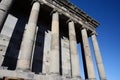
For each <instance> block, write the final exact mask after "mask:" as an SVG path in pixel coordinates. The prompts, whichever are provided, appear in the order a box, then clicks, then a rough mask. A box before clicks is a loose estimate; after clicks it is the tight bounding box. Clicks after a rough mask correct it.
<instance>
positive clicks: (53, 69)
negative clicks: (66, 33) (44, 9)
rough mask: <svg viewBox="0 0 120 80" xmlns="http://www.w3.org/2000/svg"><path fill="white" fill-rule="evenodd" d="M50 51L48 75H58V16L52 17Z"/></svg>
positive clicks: (55, 14)
mask: <svg viewBox="0 0 120 80" xmlns="http://www.w3.org/2000/svg"><path fill="white" fill-rule="evenodd" d="M51 28H52V32H51V51H50V69H49V72H50V74H55V75H57V74H59V14H58V12H54V13H53V15H52V27H51Z"/></svg>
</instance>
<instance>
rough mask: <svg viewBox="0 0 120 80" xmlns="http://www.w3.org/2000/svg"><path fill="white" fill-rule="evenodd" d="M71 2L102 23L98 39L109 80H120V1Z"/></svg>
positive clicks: (91, 0) (86, 0)
mask: <svg viewBox="0 0 120 80" xmlns="http://www.w3.org/2000/svg"><path fill="white" fill-rule="evenodd" d="M70 1H71V2H72V3H74V4H75V5H76V6H78V7H79V8H80V9H82V10H83V11H84V12H86V13H87V14H88V15H89V16H91V17H92V18H94V19H95V20H97V21H98V22H99V23H100V26H99V27H98V28H97V32H98V36H97V39H98V42H99V46H100V50H101V55H102V58H103V63H104V67H105V71H106V75H107V80H120V42H119V41H120V0H70ZM92 52H93V50H92ZM96 74H97V73H96ZM81 75H82V77H84V76H83V73H82V74H81ZM97 80H99V79H98V74H97Z"/></svg>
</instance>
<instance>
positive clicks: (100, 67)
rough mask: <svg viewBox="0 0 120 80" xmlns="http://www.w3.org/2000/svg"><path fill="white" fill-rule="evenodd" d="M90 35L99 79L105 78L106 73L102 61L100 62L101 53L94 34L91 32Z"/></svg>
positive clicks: (104, 79)
mask: <svg viewBox="0 0 120 80" xmlns="http://www.w3.org/2000/svg"><path fill="white" fill-rule="evenodd" d="M91 37H92V43H93V47H94V54H95V58H96V63H97V68H98V72H99V76H100V80H106V74H105V70H104V66H103V63H102V58H101V53H100V50H99V46H98V42H97V39H96V35H95V34H93V35H92V36H91Z"/></svg>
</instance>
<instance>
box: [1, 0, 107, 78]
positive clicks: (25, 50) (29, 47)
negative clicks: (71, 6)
mask: <svg viewBox="0 0 120 80" xmlns="http://www.w3.org/2000/svg"><path fill="white" fill-rule="evenodd" d="M2 1H6V0H2ZM8 1H10V2H11V3H12V0H8ZM6 4H7V5H11V4H10V3H6ZM8 9H9V7H8V8H7V9H6V10H8ZM39 13H40V2H38V1H36V2H34V3H33V6H32V9H31V13H30V16H29V21H28V23H27V24H26V26H25V30H24V34H23V39H22V43H21V47H20V51H19V57H18V61H17V66H16V69H17V70H23V71H26V70H28V71H30V70H31V69H30V67H31V58H32V55H33V53H32V52H33V45H34V40H35V34H36V29H37V21H38V16H39ZM0 15H3V16H4V14H1V12H0ZM0 20H2V19H0ZM0 23H2V21H0ZM51 28H52V29H51V50H50V66H49V74H53V75H59V74H60V71H59V68H60V65H59V60H60V59H59V54H60V52H59V45H60V44H59V12H57V11H54V12H53V13H52V25H51ZM68 30H69V31H68V32H69V33H68V34H69V44H70V57H71V58H70V59H71V75H72V77H73V78H80V64H79V58H78V50H77V40H76V33H75V24H74V21H72V20H70V21H69V22H68ZM80 30H81V35H82V44H83V50H84V51H83V52H84V58H85V64H86V69H87V73H85V74H87V76H88V79H89V80H96V77H95V73H94V66H93V61H92V57H91V52H90V46H89V42H88V35H87V29H86V28H85V26H82V28H80ZM91 38H92V42H93V47H94V52H95V58H96V62H97V67H98V71H99V75H100V79H101V80H106V76H105V72H104V67H103V63H102V59H101V55H100V50H99V46H98V43H97V39H96V35H95V34H94V33H93V34H92V35H91Z"/></svg>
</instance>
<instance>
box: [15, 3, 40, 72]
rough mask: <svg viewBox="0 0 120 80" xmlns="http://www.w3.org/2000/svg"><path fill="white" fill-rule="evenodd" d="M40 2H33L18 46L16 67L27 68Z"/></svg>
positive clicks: (29, 61) (28, 66)
mask: <svg viewBox="0 0 120 80" xmlns="http://www.w3.org/2000/svg"><path fill="white" fill-rule="evenodd" d="M39 9H40V3H39V2H35V3H34V4H33V7H32V10H31V14H30V17H29V21H28V24H27V25H26V27H25V31H24V34H23V39H22V43H21V47H20V52H19V57H18V61H17V67H16V68H17V69H18V70H19V69H20V70H29V69H30V65H31V64H30V63H31V58H32V50H33V44H34V43H33V42H34V40H35V33H36V29H37V20H38V15H39Z"/></svg>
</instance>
